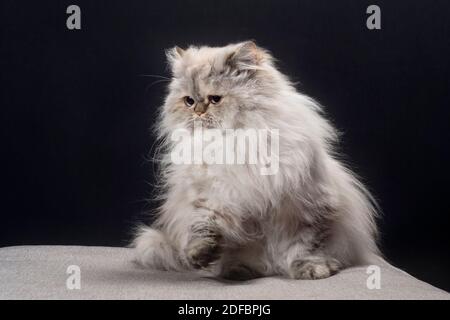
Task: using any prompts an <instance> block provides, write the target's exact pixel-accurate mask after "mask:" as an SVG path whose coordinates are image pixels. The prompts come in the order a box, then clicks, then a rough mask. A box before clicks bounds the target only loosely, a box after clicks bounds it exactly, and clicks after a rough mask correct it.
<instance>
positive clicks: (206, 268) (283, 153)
mask: <svg viewBox="0 0 450 320" xmlns="http://www.w3.org/2000/svg"><path fill="white" fill-rule="evenodd" d="M167 57H168V61H169V65H170V67H171V70H172V78H171V82H170V85H169V92H168V95H167V97H166V99H165V103H164V105H163V107H162V109H161V113H160V119H159V122H158V128H157V129H158V134H159V138H160V139H161V142H162V152H161V153H162V157H161V163H160V169H161V177H160V179H161V181H162V183H161V184H162V185H161V188H160V189H161V195H162V205H161V206H160V207H159V209H158V212H157V218H156V220H155V222H154V223H153V224H152V226H151V227H147V226H144V227H141V228H140V229H139V231H138V232H137V234H136V238H135V239H134V242H133V245H134V247H135V250H136V260H137V261H138V262H139V263H140V264H141V265H143V266H146V267H150V268H157V269H163V270H178V271H182V270H192V271H194V270H195V271H197V272H200V274H204V275H209V276H217V277H221V278H226V279H235V280H245V279H250V278H255V277H261V276H271V275H283V276H286V277H289V278H294V279H321V278H326V277H329V276H331V275H333V274H335V273H336V272H338V271H339V270H340V269H342V268H345V267H347V266H351V265H355V264H364V263H369V260H370V258H371V257H372V256H374V254H377V253H378V250H377V246H376V241H375V237H376V224H375V216H376V210H375V208H376V206H375V204H374V201H373V200H372V198H371V196H370V194H369V193H368V192H367V191H366V189H365V188H364V186H363V185H362V184H361V183H360V182H359V181H358V179H357V178H356V177H355V175H354V174H353V173H352V172H351V171H350V170H349V169H348V168H346V167H345V166H344V165H343V164H342V163H341V162H340V161H339V160H338V157H337V156H336V154H335V151H334V145H335V144H336V142H337V138H338V135H337V132H336V130H335V129H334V128H333V127H332V126H331V124H330V123H329V122H328V121H327V120H326V119H325V118H324V116H323V114H322V111H321V107H320V106H319V105H318V104H317V103H316V102H315V101H314V100H312V99H311V98H309V97H308V96H306V95H304V94H301V93H299V92H297V91H296V89H295V88H294V86H293V85H292V84H291V82H290V81H289V80H288V79H287V77H286V76H284V75H283V74H282V73H280V71H278V70H277V69H276V67H275V65H274V62H273V58H272V56H271V55H270V54H269V53H268V51H266V50H264V49H262V48H260V47H258V46H257V45H256V44H255V43H254V42H251V41H248V42H243V43H238V44H231V45H228V46H225V47H194V46H191V47H189V48H188V49H186V50H183V49H180V48H178V47H175V48H173V49H171V50H169V51H168V52H167ZM195 121H201V122H202V123H203V124H204V126H205V127H206V128H215V129H238V128H242V129H247V128H276V129H279V170H278V172H277V173H276V174H274V175H261V174H260V172H259V171H258V170H256V169H255V168H254V166H252V165H207V164H200V165H199V164H192V165H188V164H187V165H176V164H174V163H173V162H172V161H171V158H170V153H171V152H172V151H173V148H174V144H173V142H172V141H171V140H170V138H169V137H170V135H171V133H172V132H173V130H175V129H179V128H184V129H186V130H191V131H192V130H193V126H194V125H193V123H194V122H195Z"/></svg>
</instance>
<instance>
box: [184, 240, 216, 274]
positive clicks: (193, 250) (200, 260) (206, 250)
mask: <svg viewBox="0 0 450 320" xmlns="http://www.w3.org/2000/svg"><path fill="white" fill-rule="evenodd" d="M221 251H222V250H221V245H220V237H219V236H217V235H209V236H204V237H194V238H193V239H192V240H191V241H190V242H189V244H188V246H187V247H186V257H187V260H188V262H189V264H190V265H191V266H192V267H194V268H195V269H201V268H206V267H208V266H209V265H211V264H212V263H214V262H215V261H217V260H218V259H219V258H220V254H221Z"/></svg>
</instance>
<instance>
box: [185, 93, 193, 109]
mask: <svg viewBox="0 0 450 320" xmlns="http://www.w3.org/2000/svg"><path fill="white" fill-rule="evenodd" d="M194 103H195V100H194V99H192V98H191V97H189V96H186V97H184V104H185V105H186V106H188V107H192V106H193V105H194Z"/></svg>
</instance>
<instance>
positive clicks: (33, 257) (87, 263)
mask: <svg viewBox="0 0 450 320" xmlns="http://www.w3.org/2000/svg"><path fill="white" fill-rule="evenodd" d="M132 260H133V250H132V249H126V248H108V247H75V246H23V247H6V248H0V299H232V300H237V299H449V298H450V295H449V294H448V293H446V292H445V291H442V290H440V289H437V288H435V287H433V286H431V285H429V284H427V283H424V282H422V281H420V280H417V279H415V278H413V277H412V276H410V275H408V274H407V273H405V272H403V271H401V270H399V269H397V268H394V267H392V266H391V265H389V264H387V263H386V262H384V261H383V260H382V259H380V262H379V264H378V265H379V266H380V268H381V269H380V270H381V289H372V290H370V289H368V288H367V285H366V280H367V277H368V274H366V267H357V268H351V269H347V270H344V271H342V272H341V273H339V274H337V275H335V276H333V277H330V278H328V279H323V280H290V279H283V278H279V277H272V278H262V279H256V280H251V281H246V282H225V281H219V280H215V279H209V278H201V277H198V276H196V275H194V274H190V273H174V272H162V271H154V270H145V269H141V268H139V267H137V266H136V265H134V264H133V263H132ZM70 265H77V266H79V267H80V270H81V277H80V279H81V288H80V289H79V290H77V289H75V290H68V289H67V287H66V280H67V278H68V277H69V275H68V274H67V273H66V271H67V268H68V266H70Z"/></svg>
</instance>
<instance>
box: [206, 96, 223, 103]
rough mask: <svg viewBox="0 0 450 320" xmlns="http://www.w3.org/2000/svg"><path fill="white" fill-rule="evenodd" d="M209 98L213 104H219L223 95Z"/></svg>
mask: <svg viewBox="0 0 450 320" xmlns="http://www.w3.org/2000/svg"><path fill="white" fill-rule="evenodd" d="M208 100H209V102H211V103H212V104H218V103H219V102H220V101H221V100H222V97H221V96H208Z"/></svg>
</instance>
